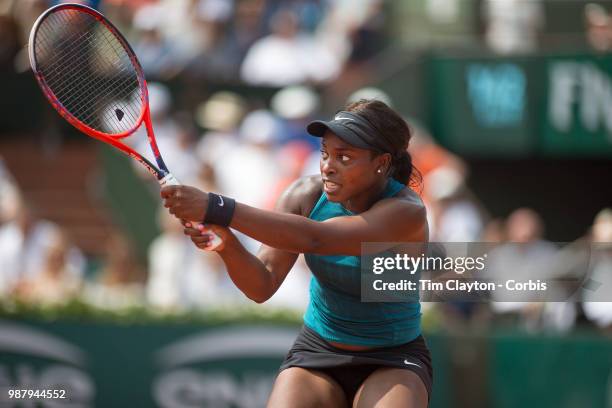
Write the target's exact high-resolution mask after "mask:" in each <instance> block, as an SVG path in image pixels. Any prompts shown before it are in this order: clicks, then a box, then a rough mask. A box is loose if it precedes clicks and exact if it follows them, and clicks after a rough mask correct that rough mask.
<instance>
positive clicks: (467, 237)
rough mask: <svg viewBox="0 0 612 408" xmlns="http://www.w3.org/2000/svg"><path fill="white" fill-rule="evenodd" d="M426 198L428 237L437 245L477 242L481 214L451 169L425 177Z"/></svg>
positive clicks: (439, 170) (443, 168)
mask: <svg viewBox="0 0 612 408" xmlns="http://www.w3.org/2000/svg"><path fill="white" fill-rule="evenodd" d="M424 185H425V188H424V191H423V193H424V195H425V196H426V197H427V198H428V200H427V201H426V206H427V209H428V220H429V222H430V224H429V228H430V231H431V232H430V236H431V237H432V238H431V240H432V241H437V242H473V241H477V240H478V238H479V237H480V234H481V232H482V228H483V227H484V220H483V219H484V215H483V213H484V211H483V210H482V209H481V208H480V205H479V204H478V202H477V201H476V199H475V198H474V197H473V196H472V194H471V193H470V192H469V190H468V189H467V186H466V185H465V180H464V176H463V175H462V174H461V173H460V172H459V171H458V170H456V169H455V168H453V167H439V168H437V169H436V170H433V171H430V172H429V173H428V174H427V176H426V177H425V178H424Z"/></svg>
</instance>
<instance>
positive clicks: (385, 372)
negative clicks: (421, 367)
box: [353, 368, 427, 408]
mask: <svg viewBox="0 0 612 408" xmlns="http://www.w3.org/2000/svg"><path fill="white" fill-rule="evenodd" d="M374 407H376V408H380V407H404V408H427V388H426V387H425V384H423V380H421V378H420V377H419V376H418V374H416V373H414V372H412V371H409V370H402V369H401V368H379V369H378V370H376V371H374V372H373V373H372V374H370V375H369V376H368V378H366V379H365V381H364V382H363V384H361V387H359V390H357V394H355V399H354V401H353V408H374Z"/></svg>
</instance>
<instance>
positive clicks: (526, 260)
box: [486, 208, 575, 330]
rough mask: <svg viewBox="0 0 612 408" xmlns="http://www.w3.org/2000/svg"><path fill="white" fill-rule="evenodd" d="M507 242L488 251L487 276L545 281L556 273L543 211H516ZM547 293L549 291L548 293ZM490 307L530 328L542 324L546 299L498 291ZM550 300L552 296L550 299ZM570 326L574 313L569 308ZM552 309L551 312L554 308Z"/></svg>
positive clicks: (507, 319)
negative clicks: (545, 235)
mask: <svg viewBox="0 0 612 408" xmlns="http://www.w3.org/2000/svg"><path fill="white" fill-rule="evenodd" d="M506 231H507V238H508V243H507V244H505V245H501V246H498V247H497V248H495V249H494V250H493V251H491V252H490V253H489V256H488V261H487V263H486V266H487V270H486V276H487V277H489V278H490V279H494V280H495V281H496V282H499V283H505V282H506V280H508V279H514V280H515V281H517V282H522V281H524V282H527V281H528V280H530V279H531V280H533V281H536V280H537V279H540V280H542V281H544V280H548V279H551V278H554V277H556V276H555V271H554V270H553V267H554V261H555V257H556V255H557V250H556V247H555V246H554V245H553V244H552V243H550V242H548V241H545V240H544V223H543V221H542V218H541V217H540V215H539V214H538V213H537V212H535V211H534V210H532V209H530V208H519V209H517V210H515V211H513V212H512V213H511V214H510V216H509V217H508V219H507V221H506ZM547 294H548V293H547ZM492 298H493V300H495V301H494V302H493V303H492V305H491V307H492V310H493V312H494V313H496V314H497V316H496V319H498V321H500V322H501V323H512V324H517V325H519V326H520V327H522V328H525V329H528V330H538V329H541V328H542V327H543V322H542V313H543V308H544V305H545V303H544V300H546V299H545V298H544V299H540V298H538V294H537V293H534V292H529V293H528V292H526V291H513V292H509V291H505V290H501V291H499V290H498V291H495V292H493V293H492ZM549 300H550V299H549ZM567 312H568V313H569V315H567V316H566V317H567V319H569V320H570V324H569V325H570V326H571V325H572V324H573V319H574V317H575V316H574V315H573V312H572V311H571V310H568V311H567ZM551 313H552V312H551Z"/></svg>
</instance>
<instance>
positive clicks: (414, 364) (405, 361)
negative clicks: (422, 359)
mask: <svg viewBox="0 0 612 408" xmlns="http://www.w3.org/2000/svg"><path fill="white" fill-rule="evenodd" d="M404 364H406V365H413V366H417V367H421V366H420V365H418V364H416V363H411V362H410V361H408V360H404Z"/></svg>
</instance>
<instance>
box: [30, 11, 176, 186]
mask: <svg viewBox="0 0 612 408" xmlns="http://www.w3.org/2000/svg"><path fill="white" fill-rule="evenodd" d="M63 10H75V11H78V12H82V13H87V14H89V15H91V16H93V17H94V18H95V19H96V20H98V21H99V22H100V23H102V24H103V25H104V26H105V27H106V28H107V29H108V30H109V31H110V32H111V33H112V34H113V35H114V36H115V37H116V38H117V39H118V40H119V42H120V43H121V45H123V47H124V48H125V50H126V51H127V54H128V56H129V57H130V60H131V61H132V64H133V65H134V68H135V70H136V74H137V77H138V83H139V86H140V90H141V100H142V111H141V113H140V115H139V117H138V120H137V121H136V124H135V125H134V127H133V128H132V129H129V130H127V131H125V132H122V133H118V134H109V133H104V132H100V131H99V130H96V129H93V128H91V127H89V126H87V125H86V124H85V123H83V122H81V121H80V120H79V119H77V118H76V117H75V116H73V115H72V114H71V113H70V112H69V111H68V110H67V109H66V108H65V107H64V105H62V103H61V102H60V101H59V100H58V98H57V96H55V94H54V93H53V91H52V90H51V88H50V87H49V85H48V84H47V82H46V81H45V78H44V76H43V74H42V73H41V72H40V71H39V69H38V63H37V60H36V53H35V50H34V43H35V41H36V35H37V34H38V28H39V27H40V25H41V24H42V22H43V21H44V20H45V19H46V18H48V17H49V16H50V15H52V14H53V13H55V12H58V11H63ZM28 48H29V49H28V52H29V57H30V65H31V66H32V71H33V72H34V76H35V78H36V81H37V82H38V85H39V86H40V88H41V89H42V91H43V94H44V95H45V97H46V98H47V99H48V100H49V102H50V103H51V106H53V108H55V110H56V111H57V112H58V113H59V114H60V115H61V116H62V117H63V118H64V119H66V120H67V121H68V122H69V123H70V124H71V125H73V126H74V127H75V128H77V129H78V130H80V131H81V132H83V133H85V134H86V135H88V136H91V137H93V138H95V139H98V140H100V141H102V142H104V143H108V144H110V145H112V146H114V147H116V148H117V149H119V150H121V151H122V152H124V153H125V154H127V155H128V156H130V157H132V158H133V159H135V160H138V161H139V162H140V163H141V164H142V165H143V166H145V168H146V169H147V170H148V171H149V172H150V173H151V174H153V175H154V176H155V177H156V178H157V179H158V180H159V181H160V182H161V181H162V179H164V177H166V176H168V175H169V174H170V171H169V170H168V167H166V164H165V163H164V160H163V159H162V157H161V154H160V152H159V148H158V147H157V141H156V140H155V134H154V133H153V125H152V124H151V113H150V110H149V93H148V91H147V82H146V80H145V77H144V73H143V70H142V67H141V65H140V62H138V58H136V54H135V53H134V50H132V47H131V46H130V44H129V43H128V42H127V40H126V39H125V38H124V37H123V35H122V34H121V33H120V32H119V30H118V29H117V28H116V27H115V26H114V25H113V24H112V23H111V22H110V21H108V20H107V19H106V17H104V16H103V15H102V14H100V13H99V12H98V11H96V10H94V9H92V8H90V7H87V6H84V5H82V4H72V3H64V4H60V5H57V6H54V7H51V8H50V9H48V10H47V11H45V12H44V13H43V14H41V15H40V17H38V19H37V20H36V22H35V23H34V26H33V27H32V31H31V32H30V38H29V47H28ZM142 122H144V124H145V126H146V130H147V137H148V139H149V145H150V146H151V150H152V151H153V155H154V156H155V160H156V162H157V164H158V166H159V168H158V167H156V166H155V165H154V164H153V163H151V162H150V161H149V160H147V159H146V158H145V157H143V156H142V155H141V154H140V153H138V152H137V151H136V150H134V149H132V148H131V147H130V146H128V145H126V144H125V143H122V142H120V141H119V140H118V139H122V138H124V137H127V136H129V135H131V134H133V133H134V132H135V131H136V130H137V129H138V128H139V127H140V126H141V125H142Z"/></svg>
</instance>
